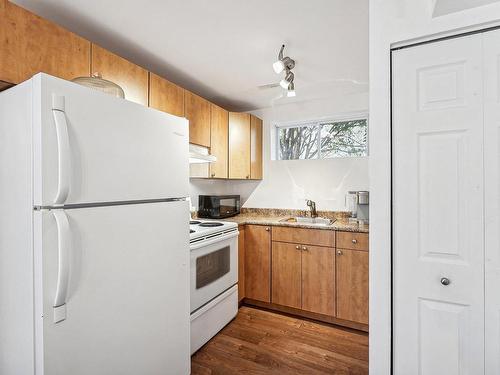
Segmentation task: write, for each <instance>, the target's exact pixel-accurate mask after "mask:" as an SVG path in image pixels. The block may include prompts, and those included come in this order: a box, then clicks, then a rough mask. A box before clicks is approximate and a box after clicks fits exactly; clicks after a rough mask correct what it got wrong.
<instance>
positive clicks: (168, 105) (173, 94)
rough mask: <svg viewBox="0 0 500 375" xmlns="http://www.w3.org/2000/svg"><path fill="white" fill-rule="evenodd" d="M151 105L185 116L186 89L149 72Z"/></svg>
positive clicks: (172, 113)
mask: <svg viewBox="0 0 500 375" xmlns="http://www.w3.org/2000/svg"><path fill="white" fill-rule="evenodd" d="M149 106H150V107H151V108H155V109H158V110H160V111H163V112H166V113H170V114H171V115H174V116H179V117H184V89H183V88H182V87H180V86H177V85H176V84H175V83H172V82H170V81H168V80H166V79H165V78H162V77H160V76H159V75H156V74H154V73H149Z"/></svg>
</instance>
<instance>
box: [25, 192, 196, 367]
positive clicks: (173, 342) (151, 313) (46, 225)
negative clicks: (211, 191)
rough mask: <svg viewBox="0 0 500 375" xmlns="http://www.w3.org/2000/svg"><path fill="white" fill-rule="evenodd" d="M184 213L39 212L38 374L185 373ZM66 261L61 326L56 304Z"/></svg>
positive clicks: (176, 206) (146, 208)
mask: <svg viewBox="0 0 500 375" xmlns="http://www.w3.org/2000/svg"><path fill="white" fill-rule="evenodd" d="M54 211H58V212H61V215H66V217H67V222H68V225H67V226H65V225H59V226H58V225H57V220H56V217H55V215H54ZM187 211H188V203H187V202H186V201H182V202H180V201H179V202H162V203H145V204H130V205H120V206H111V207H110V206H107V207H92V208H78V209H68V210H62V209H58V210H50V211H49V210H42V211H37V212H35V220H34V226H35V238H34V239H35V259H34V264H35V317H36V319H35V336H36V345H35V347H36V355H35V357H36V358H37V363H36V366H37V370H38V371H40V373H41V374H42V373H44V374H50V375H62V374H65V375H66V374H72V375H84V374H85V375H88V374H94V375H101V374H102V375H104V374H120V375H127V374H130V375H132V374H133V375H137V374H148V375H155V374H158V375H160V374H162V375H165V374H175V375H178V374H189V369H190V357H189V354H190V351H189V338H190V334H189V234H188V230H189V227H188V223H187V220H184V218H186V213H187ZM59 220H61V218H59ZM63 221H64V220H63ZM61 231H63V232H64V233H61ZM61 237H64V238H66V240H65V241H60V238H61ZM68 241H70V242H71V244H70V245H68ZM60 246H66V250H65V251H63V252H61V251H60V249H59V247H60ZM61 253H63V254H66V255H65V256H67V259H66V260H65V261H62V262H61V259H60V256H61ZM68 264H69V281H68V287H67V293H66V295H65V296H64V301H63V300H61V301H59V302H58V304H61V303H64V302H65V304H64V305H63V306H62V307H63V308H64V310H65V318H64V319H62V320H61V315H60V310H61V306H59V307H58V308H57V309H55V308H54V305H55V303H56V302H55V298H56V295H57V291H58V287H60V285H58V283H59V282H60V281H61V278H60V277H59V276H60V274H61V272H63V273H66V272H67V271H66V270H65V269H67V267H68ZM63 281H64V280H63ZM42 286H43V287H42ZM55 314H56V315H55ZM55 316H56V319H55V320H54V317H55ZM57 320H59V322H57V323H55V321H57ZM42 369H43V371H41V370H42ZM38 371H37V373H38Z"/></svg>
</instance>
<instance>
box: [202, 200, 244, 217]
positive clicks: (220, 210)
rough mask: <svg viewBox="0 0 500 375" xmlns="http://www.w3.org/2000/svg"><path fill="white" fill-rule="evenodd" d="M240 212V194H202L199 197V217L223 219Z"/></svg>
mask: <svg viewBox="0 0 500 375" xmlns="http://www.w3.org/2000/svg"><path fill="white" fill-rule="evenodd" d="M239 213H240V196H239V195H200V196H199V198H198V216H199V217H203V218H209V219H223V218H226V217H231V216H235V215H238V214H239Z"/></svg>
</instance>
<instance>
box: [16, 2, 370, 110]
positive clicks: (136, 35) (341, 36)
mask: <svg viewBox="0 0 500 375" xmlns="http://www.w3.org/2000/svg"><path fill="white" fill-rule="evenodd" d="M14 2H15V3H17V4H19V5H21V6H23V7H25V8H27V9H30V10H32V11H33V12H35V13H37V14H39V15H41V16H43V17H45V18H48V19H50V20H52V21H55V22H56V23H58V24H60V25H63V26H65V27H66V28H68V29H70V30H72V31H74V32H76V33H77V34H79V35H82V36H84V37H86V38H88V39H90V40H92V41H94V42H96V43H98V44H100V45H102V46H103V47H106V48H108V49H110V50H112V51H114V52H116V53H118V54H120V55H122V56H124V57H126V58H128V59H130V60H132V61H134V62H136V63H138V64H139V65H142V66H144V67H145V68H147V69H149V70H151V71H154V72H156V73H158V74H160V75H163V76H165V77H166V78H168V79H170V80H171V81H173V82H176V83H178V84H180V85H182V86H183V87H185V88H187V89H189V90H191V91H194V92H196V93H198V94H200V95H202V96H204V97H206V98H207V99H209V100H212V101H214V102H215V103H218V104H220V105H222V106H224V107H226V108H228V109H230V110H253V109H258V108H266V107H270V106H272V105H280V104H284V103H289V102H290V101H301V102H302V101H309V100H315V99H323V98H326V97H329V96H332V97H333V96H337V97H338V95H339V94H346V95H348V94H352V93H359V92H366V91H368V0H287V1H286V0H182V1H181V0H150V1H142V2H141V1H132V0H124V1H118V0H115V1H103V0H14ZM282 43H285V44H286V45H287V47H286V49H285V51H286V55H289V56H290V57H292V58H294V59H295V60H296V62H297V64H296V67H295V69H294V72H295V87H296V90H297V97H296V98H295V99H286V98H281V99H276V97H277V96H279V95H280V94H281V93H282V89H280V88H273V89H268V90H262V89H258V88H257V86H259V85H264V84H269V83H273V82H276V81H279V77H278V76H277V75H276V74H275V73H274V71H273V69H272V63H273V62H274V60H275V59H276V56H277V53H278V50H279V48H280V46H281V44H282ZM333 94H334V95H333Z"/></svg>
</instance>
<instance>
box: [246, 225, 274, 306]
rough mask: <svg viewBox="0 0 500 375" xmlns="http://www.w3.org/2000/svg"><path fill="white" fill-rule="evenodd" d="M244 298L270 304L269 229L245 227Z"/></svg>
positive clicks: (257, 226)
mask: <svg viewBox="0 0 500 375" xmlns="http://www.w3.org/2000/svg"><path fill="white" fill-rule="evenodd" d="M245 297H246V298H250V299H254V300H257V301H262V302H271V228H270V227H266V226H263V225H247V226H246V227H245Z"/></svg>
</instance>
